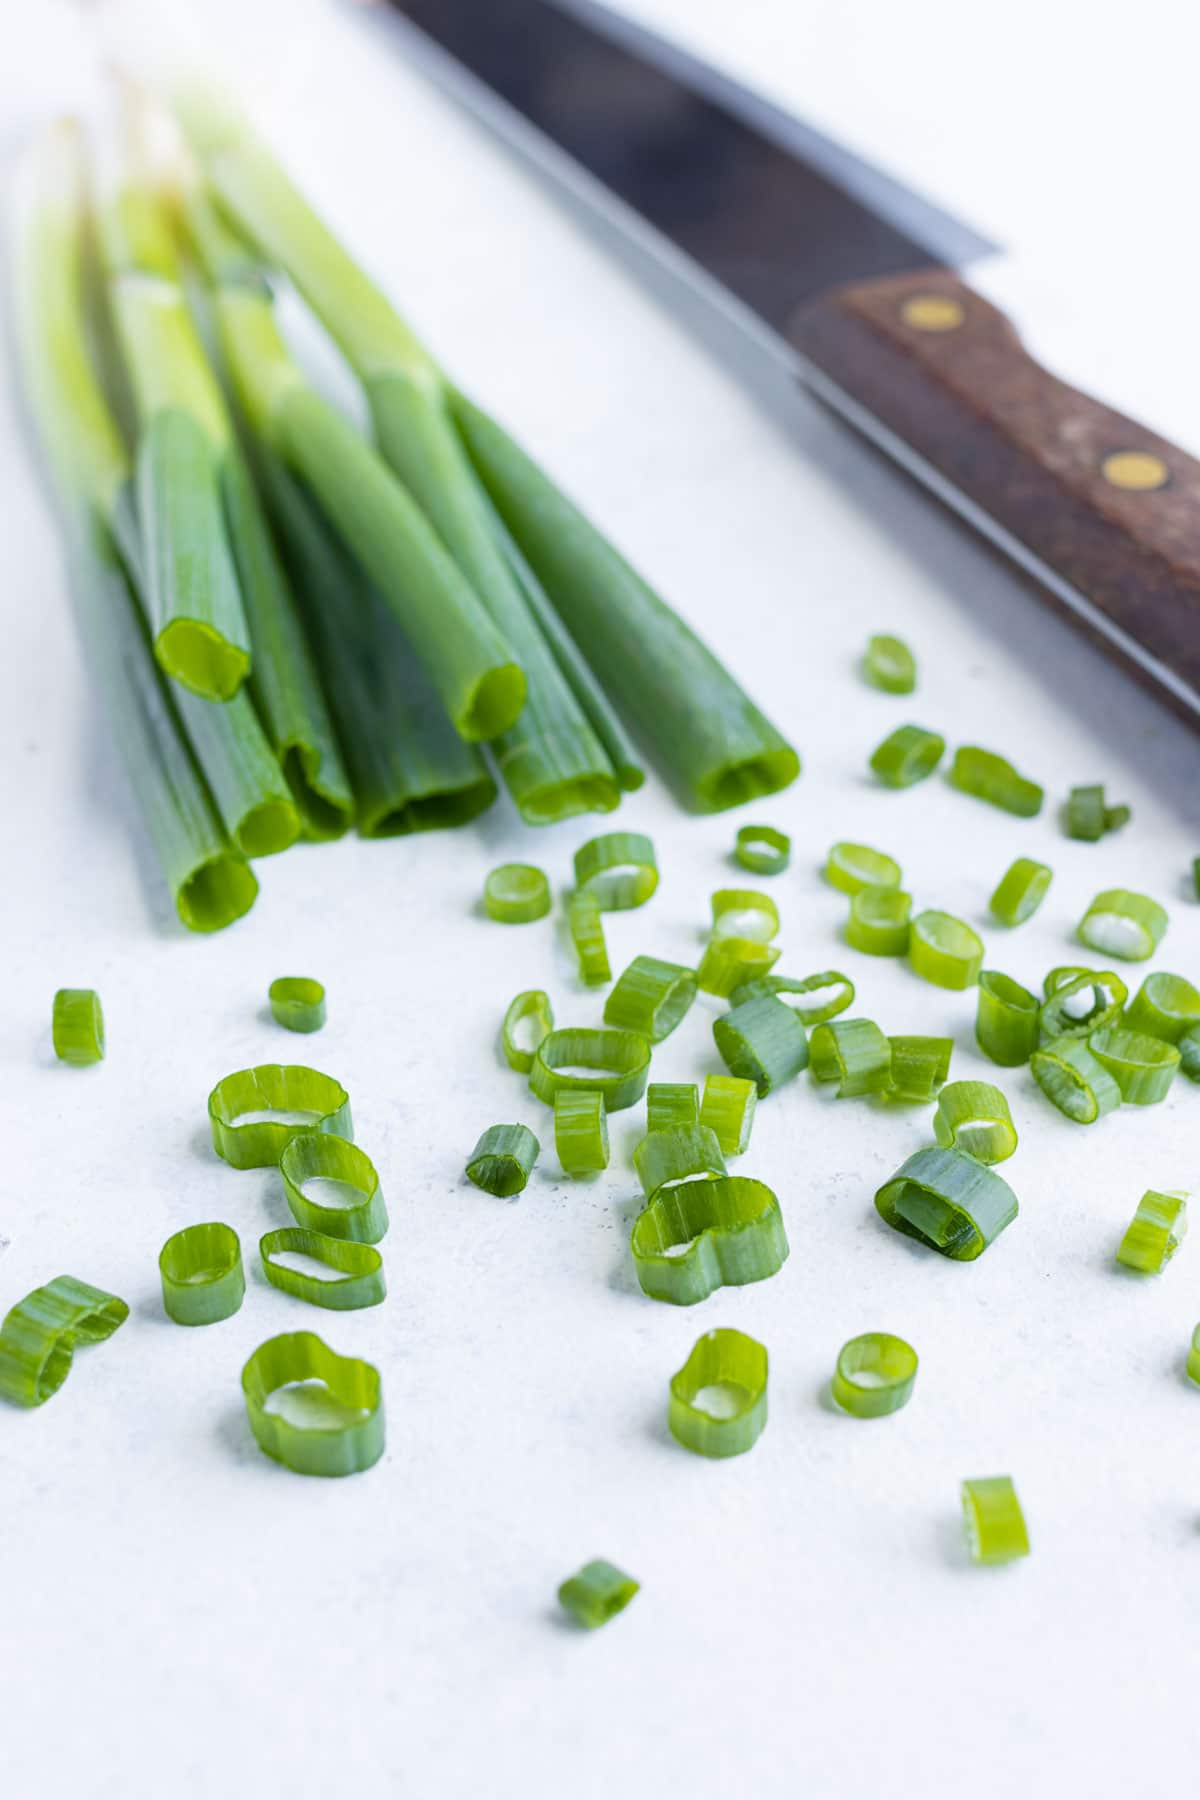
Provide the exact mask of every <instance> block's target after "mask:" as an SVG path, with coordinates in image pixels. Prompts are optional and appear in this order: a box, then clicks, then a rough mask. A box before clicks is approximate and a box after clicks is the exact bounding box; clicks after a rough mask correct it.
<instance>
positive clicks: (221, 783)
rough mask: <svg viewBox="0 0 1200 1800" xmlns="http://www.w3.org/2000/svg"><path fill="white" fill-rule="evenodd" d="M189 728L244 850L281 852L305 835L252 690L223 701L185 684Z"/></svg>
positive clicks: (180, 701)
mask: <svg viewBox="0 0 1200 1800" xmlns="http://www.w3.org/2000/svg"><path fill="white" fill-rule="evenodd" d="M175 703H176V705H177V706H178V708H179V712H180V716H181V718H182V719H183V723H184V728H185V730H186V731H187V734H188V737H189V738H190V740H191V744H192V748H193V750H194V751H195V752H196V756H197V758H198V760H199V763H200V767H201V768H202V769H203V771H204V774H205V777H206V779H207V781H208V785H209V787H210V788H211V790H212V797H213V800H214V802H215V804H216V808H217V811H218V812H219V813H220V815H221V818H222V820H223V822H224V825H225V829H226V830H227V831H228V833H229V835H230V837H231V838H232V839H233V841H234V843H235V844H236V845H237V847H238V849H239V850H240V851H241V852H242V855H243V856H248V857H255V856H278V855H279V854H280V852H281V851H283V850H287V849H290V847H291V846H292V845H293V844H294V843H295V842H296V839H297V838H298V837H299V836H300V814H299V812H298V811H297V810H296V804H295V801H294V800H293V799H292V795H291V790H290V789H289V787H288V784H287V782H286V781H285V780H284V776H283V770H282V769H281V768H280V766H279V763H278V761H277V760H276V757H275V754H274V752H273V750H272V749H271V746H270V744H269V743H268V742H267V739H266V736H265V734H264V732H263V729H262V726H261V725H260V724H259V722H258V714H257V713H256V712H255V710H254V706H253V703H252V702H251V700H250V696H249V694H247V693H238V694H235V695H234V697H233V699H232V700H226V701H225V703H224V704H223V705H215V704H214V703H213V702H212V701H211V700H200V699H198V698H197V697H196V695H195V694H193V693H190V692H188V690H187V689H186V688H185V689H183V690H182V691H181V692H180V693H179V694H177V695H176V702H175Z"/></svg>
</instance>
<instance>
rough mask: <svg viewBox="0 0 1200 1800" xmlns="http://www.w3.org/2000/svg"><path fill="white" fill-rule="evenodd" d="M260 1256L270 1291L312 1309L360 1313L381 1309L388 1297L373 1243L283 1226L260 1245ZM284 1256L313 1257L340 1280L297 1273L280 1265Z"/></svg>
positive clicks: (262, 1238) (299, 1270)
mask: <svg viewBox="0 0 1200 1800" xmlns="http://www.w3.org/2000/svg"><path fill="white" fill-rule="evenodd" d="M258 1254H259V1256H260V1257H261V1258H262V1270H263V1274H264V1275H265V1276H266V1278H267V1280H268V1281H269V1282H270V1283H271V1286H272V1287H277V1288H278V1289H279V1290H280V1292H281V1293H284V1294H291V1295H292V1296H293V1297H294V1298H295V1299H297V1300H307V1301H308V1302H309V1304H310V1305H312V1306H324V1307H327V1308H328V1309H329V1311H330V1312H357V1311H358V1310H359V1309H360V1308H361V1307H364V1306H378V1305H379V1302H380V1301H381V1300H383V1299H384V1298H385V1297H386V1295H387V1282H386V1281H385V1280H384V1274H383V1258H382V1256H380V1254H379V1252H378V1250H376V1249H375V1248H374V1247H373V1246H372V1245H370V1244H359V1243H355V1242H354V1241H353V1240H351V1239H348V1238H335V1237H330V1236H329V1234H328V1233H327V1232H324V1231H305V1230H302V1229H301V1228H300V1227H299V1226H296V1225H285V1226H284V1227H283V1229H282V1230H280V1231H268V1232H267V1233H266V1235H265V1237H261V1238H260V1239H259V1240H258ZM281 1256H309V1257H312V1259H313V1261H314V1262H319V1263H322V1264H323V1265H324V1267H325V1268H327V1269H333V1270H335V1271H336V1275H335V1276H334V1277H329V1278H326V1277H325V1276H321V1275H313V1274H311V1273H310V1272H309V1271H308V1270H306V1269H293V1268H291V1267H289V1265H288V1264H287V1263H282V1262H279V1261H278V1260H277V1259H278V1258H279V1257H281Z"/></svg>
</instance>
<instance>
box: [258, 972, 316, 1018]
mask: <svg viewBox="0 0 1200 1800" xmlns="http://www.w3.org/2000/svg"><path fill="white" fill-rule="evenodd" d="M267 999H268V1000H269V1001H270V1003H271V1014H272V1017H273V1018H274V1020H275V1023H276V1024H277V1025H282V1026H284V1027H285V1029H286V1030H288V1031H320V1029H321V1027H322V1025H324V1023H325V989H324V988H323V987H322V986H321V983H320V982H319V981H313V980H312V979H311V977H309V976H307V975H279V976H277V977H276V979H275V980H274V981H273V982H272V983H271V985H270V987H269V988H268V989H267Z"/></svg>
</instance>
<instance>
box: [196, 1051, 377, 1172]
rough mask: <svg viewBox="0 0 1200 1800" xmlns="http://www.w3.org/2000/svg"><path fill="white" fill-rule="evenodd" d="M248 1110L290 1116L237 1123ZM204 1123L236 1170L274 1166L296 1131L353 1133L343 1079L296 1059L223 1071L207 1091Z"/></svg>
mask: <svg viewBox="0 0 1200 1800" xmlns="http://www.w3.org/2000/svg"><path fill="white" fill-rule="evenodd" d="M250 1112H277V1113H282V1114H284V1115H289V1114H290V1115H291V1117H286V1116H285V1117H284V1118H281V1119H278V1120H276V1119H256V1120H254V1121H253V1122H251V1123H248V1124H245V1125H239V1124H238V1120H239V1119H241V1118H243V1117H244V1116H245V1114H246V1113H250ZM298 1115H300V1116H298ZM208 1122H209V1126H210V1129H211V1131H212V1141H213V1149H214V1150H215V1151H216V1153H217V1155H218V1156H219V1157H221V1158H223V1160H224V1161H225V1162H227V1163H228V1164H229V1165H230V1167H231V1168H234V1169H269V1168H272V1167H273V1166H274V1165H275V1164H276V1163H278V1161H279V1158H280V1157H281V1156H282V1154H283V1152H284V1149H285V1148H286V1147H287V1145H288V1143H289V1142H290V1140H291V1139H292V1138H294V1137H295V1135H296V1133H297V1132H298V1131H321V1132H328V1133H330V1135H331V1136H333V1137H339V1138H345V1139H346V1140H347V1141H348V1140H349V1139H350V1138H352V1137H353V1136H354V1125H353V1122H352V1120H351V1117H350V1096H349V1094H347V1092H346V1090H345V1088H344V1087H343V1086H342V1084H341V1082H340V1081H335V1080H334V1078H333V1076H332V1075H322V1074H321V1072H320V1070H319V1069H306V1068H305V1067H304V1066H303V1065H302V1064H300V1063H260V1064H259V1065H258V1067H257V1068H254V1069H238V1070H237V1071H236V1072H235V1073H234V1074H232V1075H226V1076H225V1077H224V1079H223V1080H222V1081H218V1083H217V1085H216V1087H215V1088H214V1089H213V1091H212V1093H211V1094H210V1095H209V1096H208Z"/></svg>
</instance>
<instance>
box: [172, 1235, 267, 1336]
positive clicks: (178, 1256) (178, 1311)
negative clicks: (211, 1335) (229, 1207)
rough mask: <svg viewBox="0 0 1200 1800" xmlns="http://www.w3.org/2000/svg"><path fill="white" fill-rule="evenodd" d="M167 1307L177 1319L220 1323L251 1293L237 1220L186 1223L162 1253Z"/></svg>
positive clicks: (176, 1320) (211, 1323)
mask: <svg viewBox="0 0 1200 1800" xmlns="http://www.w3.org/2000/svg"><path fill="white" fill-rule="evenodd" d="M158 1270H159V1274H160V1275H161V1277H162V1297H163V1310H164V1311H165V1312H166V1314H167V1317H168V1318H170V1319H174V1321H175V1323H176V1324H177V1325H215V1324H216V1322H217V1320H218V1319H228V1318H231V1317H232V1316H233V1314H234V1313H235V1312H237V1310H238V1308H239V1307H240V1306H241V1304H242V1301H243V1300H244V1299H245V1297H246V1274H245V1270H244V1269H243V1268H242V1246H241V1244H240V1243H239V1241H238V1234H237V1232H236V1231H235V1230H234V1229H233V1227H232V1225H221V1224H219V1223H214V1224H211V1225H186V1226H185V1227H184V1229H183V1230H182V1231H177V1232H175V1233H174V1235H173V1236H172V1237H169V1238H168V1239H167V1241H166V1243H165V1244H164V1245H163V1247H162V1250H161V1252H160V1254H159V1258H158Z"/></svg>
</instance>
